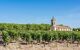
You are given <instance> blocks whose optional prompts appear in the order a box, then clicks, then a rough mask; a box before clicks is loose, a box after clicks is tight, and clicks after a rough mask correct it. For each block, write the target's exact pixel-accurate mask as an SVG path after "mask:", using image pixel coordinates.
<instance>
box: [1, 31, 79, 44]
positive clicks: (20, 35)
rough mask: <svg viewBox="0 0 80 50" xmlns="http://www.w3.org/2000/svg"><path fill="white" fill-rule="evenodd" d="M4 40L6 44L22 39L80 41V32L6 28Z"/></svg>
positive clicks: (37, 41) (3, 33) (40, 41)
mask: <svg viewBox="0 0 80 50" xmlns="http://www.w3.org/2000/svg"><path fill="white" fill-rule="evenodd" d="M2 36H3V42H4V44H5V45H7V44H9V43H10V42H12V41H15V42H17V41H21V42H23V43H26V44H29V43H31V44H32V43H34V41H36V43H43V42H44V43H46V42H48V43H50V42H53V41H56V42H60V41H62V42H64V41H66V42H67V43H69V42H71V43H74V42H75V41H77V42H78V44H79V43H80V32H74V31H72V32H64V31H15V30H6V31H2Z"/></svg>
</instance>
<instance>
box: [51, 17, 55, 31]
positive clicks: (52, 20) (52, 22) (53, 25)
mask: <svg viewBox="0 0 80 50" xmlns="http://www.w3.org/2000/svg"><path fill="white" fill-rule="evenodd" d="M51 27H52V28H53V29H54V30H56V19H55V18H54V16H53V17H52V19H51Z"/></svg>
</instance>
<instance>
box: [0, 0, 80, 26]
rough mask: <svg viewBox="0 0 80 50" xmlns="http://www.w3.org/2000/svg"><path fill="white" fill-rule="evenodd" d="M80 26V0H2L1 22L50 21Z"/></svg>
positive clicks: (0, 0)
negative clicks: (53, 18) (54, 20)
mask: <svg viewBox="0 0 80 50" xmlns="http://www.w3.org/2000/svg"><path fill="white" fill-rule="evenodd" d="M52 16H54V17H55V18H56V20H57V24H64V25H68V26H71V27H80V0H0V23H21V24H27V23H36V24H40V23H46V24H47V23H49V24H50V20H51V18H52Z"/></svg>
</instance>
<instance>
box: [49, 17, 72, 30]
mask: <svg viewBox="0 0 80 50" xmlns="http://www.w3.org/2000/svg"><path fill="white" fill-rule="evenodd" d="M51 30H54V31H72V29H71V28H70V27H69V26H64V25H57V24H56V19H55V18H54V17H53V18H52V19H51Z"/></svg>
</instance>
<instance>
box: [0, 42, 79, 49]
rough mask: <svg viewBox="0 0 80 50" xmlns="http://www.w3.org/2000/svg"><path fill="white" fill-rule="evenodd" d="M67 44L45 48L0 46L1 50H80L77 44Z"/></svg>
mask: <svg viewBox="0 0 80 50" xmlns="http://www.w3.org/2000/svg"><path fill="white" fill-rule="evenodd" d="M66 45H67V44H66V43H57V45H56V43H50V44H47V45H45V46H44V44H39V45H38V44H33V45H32V44H27V45H22V44H18V43H10V44H9V45H7V46H6V47H4V46H0V50H80V45H79V46H78V47H77V44H68V45H69V46H68V47H67V46H66Z"/></svg>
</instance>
